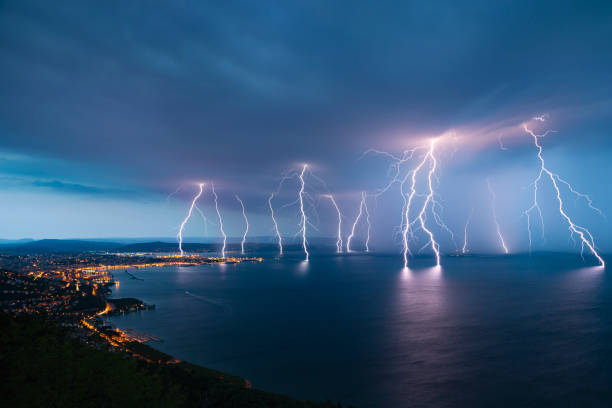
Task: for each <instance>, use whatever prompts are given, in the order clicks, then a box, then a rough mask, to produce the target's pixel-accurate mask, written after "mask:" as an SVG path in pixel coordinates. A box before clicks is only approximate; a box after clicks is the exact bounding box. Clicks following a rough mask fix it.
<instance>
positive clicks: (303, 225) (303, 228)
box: [298, 164, 310, 262]
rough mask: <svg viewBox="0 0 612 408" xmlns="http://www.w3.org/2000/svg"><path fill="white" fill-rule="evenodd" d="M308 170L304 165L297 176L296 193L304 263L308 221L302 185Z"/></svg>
mask: <svg viewBox="0 0 612 408" xmlns="http://www.w3.org/2000/svg"><path fill="white" fill-rule="evenodd" d="M307 168H308V165H307V164H304V167H303V168H302V172H301V173H300V175H299V179H300V190H299V191H298V199H299V201H300V215H301V218H302V220H301V221H300V231H301V233H302V247H303V248H304V254H305V255H306V259H304V260H305V261H306V262H308V260H309V258H310V254H309V253H308V242H307V241H306V224H307V223H308V219H307V218H306V212H305V211H304V189H305V187H306V184H305V183H304V173H306V169H307Z"/></svg>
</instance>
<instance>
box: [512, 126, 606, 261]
mask: <svg viewBox="0 0 612 408" xmlns="http://www.w3.org/2000/svg"><path fill="white" fill-rule="evenodd" d="M534 119H535V120H538V121H540V122H544V121H545V117H544V116H541V117H536V118H534ZM523 129H524V130H525V132H527V133H528V134H530V135H531V137H533V142H534V144H535V146H536V147H537V149H538V159H539V161H540V171H539V172H538V176H537V177H536V179H535V180H534V181H533V204H532V205H531V207H529V208H528V209H527V210H526V211H525V212H524V214H525V215H526V216H527V230H528V233H529V248H530V249H531V225H530V213H531V212H532V211H534V210H535V211H537V212H538V214H539V216H540V221H541V222H542V211H541V209H540V206H539V204H538V184H539V182H540V181H541V180H542V178H543V176H544V175H546V176H548V178H549V179H550V181H551V183H552V186H553V188H554V189H555V193H556V198H557V202H558V203H559V214H561V216H562V217H563V218H564V219H565V221H566V222H567V224H568V229H569V231H570V234H571V236H572V237H573V236H574V235H578V237H579V238H580V242H581V245H582V249H583V250H584V247H585V246H586V247H587V248H588V249H589V251H590V252H591V254H592V255H593V256H594V257H595V258H597V260H598V261H599V263H600V265H601V266H602V267H605V265H606V264H605V262H604V260H603V258H602V257H601V256H600V255H599V253H598V252H597V249H596V247H595V242H594V239H593V236H592V235H591V233H590V232H589V230H588V229H586V228H584V227H582V226H580V225H577V224H575V223H574V222H573V221H572V219H571V218H570V217H569V215H567V213H566V212H565V209H564V208H563V205H564V203H563V198H562V197H561V190H560V188H559V183H561V184H565V185H566V186H567V187H568V189H569V190H570V192H571V193H572V194H575V195H577V196H578V197H582V198H585V197H587V201H588V202H589V203H590V198H588V196H586V195H584V194H580V193H578V192H577V191H576V190H574V189H573V188H572V187H571V185H570V184H569V183H568V182H567V181H565V180H563V179H562V178H561V177H559V175H558V174H556V173H553V172H552V171H550V170H549V169H548V168H547V167H546V164H545V162H544V156H543V155H542V145H540V140H539V139H540V138H542V137H544V136H546V135H547V134H548V133H550V131H546V132H545V133H544V134H541V135H539V134H536V133H535V132H533V131H532V130H531V129H529V128H528V127H527V125H525V124H524V125H523ZM590 206H591V205H590ZM591 207H592V206H591ZM542 225H543V224H542Z"/></svg>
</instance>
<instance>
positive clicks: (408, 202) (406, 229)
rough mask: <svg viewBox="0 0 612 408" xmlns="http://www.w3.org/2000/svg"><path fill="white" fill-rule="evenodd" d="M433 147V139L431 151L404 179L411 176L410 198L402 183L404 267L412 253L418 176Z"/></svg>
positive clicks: (430, 151) (406, 266)
mask: <svg viewBox="0 0 612 408" xmlns="http://www.w3.org/2000/svg"><path fill="white" fill-rule="evenodd" d="M433 147H434V142H433V141H432V143H431V145H430V150H429V152H428V153H427V154H426V155H425V156H423V159H422V160H421V162H420V163H419V164H418V165H417V166H416V167H415V168H414V169H413V170H412V171H411V172H410V173H408V175H407V176H406V178H405V179H404V180H405V181H407V180H408V178H410V193H409V194H408V198H405V197H406V195H405V193H404V184H405V182H404V183H402V196H403V197H404V206H403V213H404V216H403V221H402V244H403V250H402V256H403V258H404V268H408V256H409V255H411V252H410V245H409V243H408V235H409V233H410V227H411V225H412V223H411V222H410V208H411V207H412V201H413V200H414V197H415V196H416V178H417V175H418V173H419V172H420V171H421V169H422V168H423V167H424V166H425V164H426V163H427V160H428V159H429V157H430V154H431V153H432V151H433Z"/></svg>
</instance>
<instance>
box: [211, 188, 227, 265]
mask: <svg viewBox="0 0 612 408" xmlns="http://www.w3.org/2000/svg"><path fill="white" fill-rule="evenodd" d="M211 187H212V193H213V196H214V197H215V210H217V217H218V218H219V231H220V232H221V235H222V236H223V246H222V247H221V258H224V259H225V245H226V243H227V235H225V231H224V230H223V217H221V211H219V197H218V196H217V193H216V192H215V185H214V184H211Z"/></svg>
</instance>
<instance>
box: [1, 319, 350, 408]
mask: <svg viewBox="0 0 612 408" xmlns="http://www.w3.org/2000/svg"><path fill="white" fill-rule="evenodd" d="M140 346H141V347H142V349H141V350H140V351H141V352H142V353H143V354H148V353H150V354H153V353H158V355H156V356H155V357H156V358H155V360H157V361H164V360H165V361H168V362H169V361H172V358H171V357H170V356H167V355H163V353H160V352H159V351H155V350H153V349H151V348H150V347H148V346H145V345H142V344H141V345H140ZM160 355H163V356H160ZM150 357H153V356H150ZM161 357H166V358H161ZM0 378H2V379H3V380H2V381H1V382H0V405H1V406H5V407H43V406H44V407H80V408H86V407H140V406H147V407H262V408H264V407H279V408H280V407H295V408H303V407H321V408H323V407H330V408H331V407H337V406H339V405H334V404H331V403H315V402H308V401H298V400H294V399H291V398H289V397H285V396H281V395H277V394H272V393H268V392H264V391H260V390H255V389H251V388H249V387H248V383H247V382H246V381H245V380H244V379H242V378H239V377H235V376H229V375H227V374H223V373H220V372H218V371H214V370H210V369H206V368H203V367H199V366H195V365H192V364H188V363H185V362H179V363H151V362H146V361H144V360H142V359H137V358H134V357H131V356H129V355H127V354H125V353H121V352H118V351H112V350H109V349H107V348H105V347H98V348H94V347H92V346H90V345H87V344H84V343H83V342H82V341H79V340H77V339H75V338H74V336H73V335H72V334H71V332H70V331H68V330H67V329H64V328H62V327H58V326H57V325H56V324H55V323H53V322H52V321H49V320H47V319H45V318H44V317H41V316H36V315H33V316H32V315H29V316H28V315H26V316H19V317H12V316H9V315H7V314H3V313H2V314H0Z"/></svg>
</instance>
